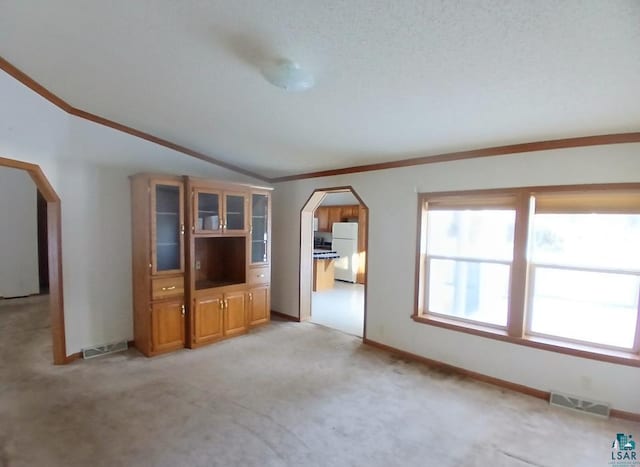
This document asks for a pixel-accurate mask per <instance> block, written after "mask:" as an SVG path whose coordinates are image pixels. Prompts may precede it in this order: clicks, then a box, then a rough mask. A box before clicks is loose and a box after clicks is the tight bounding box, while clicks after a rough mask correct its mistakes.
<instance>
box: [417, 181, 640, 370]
mask: <svg viewBox="0 0 640 467" xmlns="http://www.w3.org/2000/svg"><path fill="white" fill-rule="evenodd" d="M625 190H627V191H635V192H640V183H616V184H591V185H560V186H542V187H540V186H532V187H517V188H505V189H488V190H469V191H449V192H435V193H419V194H418V210H417V211H418V219H417V221H418V222H417V238H416V268H415V275H416V277H415V303H414V313H413V315H412V316H411V318H412V319H413V320H414V321H415V322H417V323H421V324H427V325H431V326H436V327H440V328H444V329H449V330H453V331H459V332H464V333H467V334H472V335H476V336H480V337H486V338H490V339H495V340H499V341H503V342H509V343H512V344H518V345H524V346H527V347H532V348H536V349H541V350H547V351H551V352H557V353H562V354H566V355H572V356H577V357H582V358H588V359H592V360H599V361H604V362H608V363H615V364H621V365H627V366H634V367H640V311H639V313H638V319H637V320H636V334H635V336H636V338H635V343H634V348H633V349H632V350H630V351H625V350H619V349H614V348H610V347H606V346H599V345H597V344H593V345H590V344H584V343H580V342H575V341H571V340H570V339H566V340H565V339H563V338H555V337H547V336H540V335H528V334H527V333H526V319H525V312H526V306H527V292H528V290H529V289H528V286H529V284H528V272H529V263H528V262H527V246H528V241H529V238H528V236H529V229H530V224H529V219H530V217H531V214H532V213H533V206H532V202H531V196H535V195H538V194H541V193H562V192H568V193H576V194H580V193H589V192H595V191H625ZM509 195H512V196H515V197H516V222H515V228H514V255H513V262H512V264H511V277H510V283H509V291H510V298H509V310H508V316H507V326H506V329H500V328H496V327H494V326H491V325H489V324H486V325H485V324H482V323H476V322H470V321H468V320H460V319H456V318H454V317H452V318H448V317H444V316H442V315H437V314H433V313H428V312H427V311H426V310H423V308H424V304H425V293H426V291H425V289H426V283H425V261H426V257H427V255H426V249H425V244H424V239H423V236H424V235H426V216H425V212H426V210H427V205H428V203H429V200H437V204H438V207H437V209H441V206H442V204H443V202H446V198H447V197H451V199H452V200H454V203H453V205H454V206H455V207H458V206H460V208H463V206H464V202H463V201H461V200H463V199H464V197H469V198H472V197H487V198H489V197H491V196H494V197H495V196H509ZM470 205H471V206H474V207H477V206H478V203H475V202H471V203H470ZM489 207H490V206H489Z"/></svg>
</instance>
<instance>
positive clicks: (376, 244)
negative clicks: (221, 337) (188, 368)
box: [271, 144, 640, 413]
mask: <svg viewBox="0 0 640 467" xmlns="http://www.w3.org/2000/svg"><path fill="white" fill-rule="evenodd" d="M638 181H640V144H626V145H611V146H599V147H590V148H577V149H565V150H554V151H545V152H536V153H530V154H518V155H510V156H498V157H491V158H483V159H472V160H467V161H456V162H448V163H440V164H431V165H423V166H416V167H407V168H402V169H391V170H384V171H376V172H368V173H361V174H353V175H341V176H336V177H324V178H317V179H309V180H301V181H293V182H285V183H280V184H277V185H276V190H275V192H274V200H273V206H274V214H273V220H274V222H273V273H272V274H273V278H274V280H273V284H272V295H271V296H272V307H273V309H274V310H277V311H279V312H281V313H286V314H289V315H292V316H297V315H298V261H299V251H297V249H298V244H299V239H300V231H299V228H300V219H299V216H300V214H299V213H300V209H301V208H302V206H303V204H304V203H305V201H306V200H307V198H308V197H309V195H310V194H311V192H312V191H313V190H314V189H315V188H326V187H331V186H344V185H352V186H353V187H354V189H355V190H356V192H357V193H358V194H359V195H360V197H361V198H362V199H363V201H364V202H365V203H366V204H367V206H368V207H369V219H370V220H369V222H370V224H369V251H368V257H369V270H368V290H367V294H368V295H367V304H368V309H367V337H368V338H370V339H372V340H375V341H378V342H381V343H383V344H386V345H390V346H393V347H396V348H398V349H402V350H405V351H407V352H412V353H415V354H418V355H422V356H425V357H428V358H432V359H435V360H439V361H442V362H446V363H449V364H451V365H455V366H458V367H462V368H466V369H469V370H473V371H476V372H480V373H483V374H487V375H490V376H494V377H496V378H501V379H504V380H507V381H513V382H515V383H520V384H524V385H527V386H530V387H534V388H538V389H542V390H545V391H548V390H559V391H564V392H567V393H571V394H577V395H582V396H585V397H589V398H593V399H596V400H601V401H608V402H611V403H612V404H613V407H615V408H617V409H621V410H628V411H633V412H636V413H640V396H638V388H639V387H640V368H633V367H628V366H623V365H614V364H609V363H603V362H597V361H592V360H588V359H584V358H578V357H572V356H568V355H563V354H557V353H553V352H548V351H543V350H538V349H533V348H529V347H524V346H519V345H515V344H509V343H505V342H499V341H496V340H492V339H487V338H482V337H478V336H473V335H468V334H464V333H459V332H455V331H450V330H446V329H441V328H436V327H433V326H428V325H425V324H421V323H416V322H414V321H413V320H412V319H411V318H410V315H411V314H412V312H413V300H414V286H415V284H414V270H415V254H416V252H415V244H416V238H415V236H416V226H417V215H416V212H417V195H416V193H418V192H431V191H447V190H465V189H483V188H500V187H513V186H530V185H560V184H578V183H605V182H638Z"/></svg>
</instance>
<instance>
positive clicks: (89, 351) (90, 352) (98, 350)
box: [82, 341, 128, 358]
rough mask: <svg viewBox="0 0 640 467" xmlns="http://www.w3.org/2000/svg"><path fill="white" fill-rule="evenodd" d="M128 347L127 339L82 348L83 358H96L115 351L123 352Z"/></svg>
mask: <svg viewBox="0 0 640 467" xmlns="http://www.w3.org/2000/svg"><path fill="white" fill-rule="evenodd" d="M127 348H128V345H127V341H120V342H115V343H113V344H105V345H96V346H94V347H89V348H86V349H82V358H94V357H99V356H101V355H107V354H110V353H114V352H122V351H123V350H127Z"/></svg>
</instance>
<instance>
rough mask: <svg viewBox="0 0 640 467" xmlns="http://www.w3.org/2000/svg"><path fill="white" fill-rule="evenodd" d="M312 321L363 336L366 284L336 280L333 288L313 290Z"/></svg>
mask: <svg viewBox="0 0 640 467" xmlns="http://www.w3.org/2000/svg"><path fill="white" fill-rule="evenodd" d="M311 300H312V301H311V322H312V323H316V324H321V325H323V326H326V327H328V328H332V329H337V330H338V331H342V332H346V333H347V334H352V335H354V336H358V337H362V330H363V328H364V285H361V284H350V283H348V282H342V281H335V283H334V287H333V289H329V290H323V291H321V292H313V293H312V298H311Z"/></svg>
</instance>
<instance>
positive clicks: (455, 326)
mask: <svg viewBox="0 0 640 467" xmlns="http://www.w3.org/2000/svg"><path fill="white" fill-rule="evenodd" d="M411 319H413V320H414V321H415V322H417V323H421V324H427V325H430V326H435V327H438V328H443V329H448V330H450V331H458V332H463V333H466V334H471V335H474V336H480V337H486V338H489V339H494V340H498V341H502V342H508V343H510V344H517V345H523V346H525V347H532V348H534V349H540V350H547V351H550V352H556V353H561V354H565V355H571V356H574V357H582V358H588V359H591V360H598V361H602V362H608V363H616V364H619V365H626V366H633V367H638V368H640V355H638V354H637V353H632V352H622V351H616V350H611V349H604V348H599V347H591V346H587V345H580V344H574V343H570V342H565V341H559V340H556V339H550V338H544V337H538V336H523V337H516V336H510V335H509V334H508V332H506V331H503V330H500V329H494V328H492V327H489V326H481V325H477V324H470V323H469V324H464V325H463V324H461V322H460V321H454V320H450V319H446V318H440V317H435V316H433V315H428V316H419V315H415V314H414V315H411Z"/></svg>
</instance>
